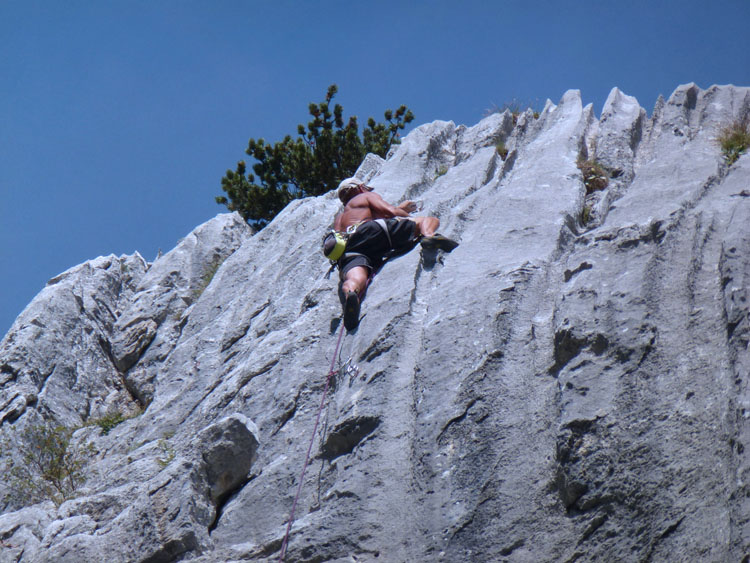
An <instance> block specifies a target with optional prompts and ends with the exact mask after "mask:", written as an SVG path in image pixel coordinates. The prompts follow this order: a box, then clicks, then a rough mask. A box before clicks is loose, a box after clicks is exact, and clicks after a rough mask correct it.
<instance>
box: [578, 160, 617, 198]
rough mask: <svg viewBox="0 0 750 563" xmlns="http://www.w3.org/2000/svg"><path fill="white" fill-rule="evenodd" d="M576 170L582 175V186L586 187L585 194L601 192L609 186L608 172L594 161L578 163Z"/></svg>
mask: <svg viewBox="0 0 750 563" xmlns="http://www.w3.org/2000/svg"><path fill="white" fill-rule="evenodd" d="M578 168H579V169H580V170H581V174H582V175H583V184H584V185H585V186H586V194H590V193H593V192H595V191H598V190H603V189H604V188H606V187H607V186H608V185H609V176H610V174H609V172H608V171H607V170H606V169H605V168H604V167H603V166H602V165H601V164H600V163H599V162H598V161H596V160H584V159H581V160H579V161H578Z"/></svg>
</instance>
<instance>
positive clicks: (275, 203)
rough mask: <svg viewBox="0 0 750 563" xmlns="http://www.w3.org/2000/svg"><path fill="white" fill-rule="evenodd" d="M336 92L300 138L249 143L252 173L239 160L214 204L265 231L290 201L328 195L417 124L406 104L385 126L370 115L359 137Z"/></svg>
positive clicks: (314, 110) (314, 111) (313, 111)
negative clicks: (336, 101)
mask: <svg viewBox="0 0 750 563" xmlns="http://www.w3.org/2000/svg"><path fill="white" fill-rule="evenodd" d="M337 92H338V88H337V86H336V85H335V84H332V85H331V86H329V87H328V92H327V94H326V98H325V101H323V102H320V103H319V104H315V103H311V104H310V105H309V106H308V111H309V113H310V116H311V117H312V120H311V121H309V122H308V124H307V127H305V126H304V125H298V126H297V133H298V136H297V138H295V139H293V138H292V137H291V136H290V135H287V136H286V137H284V139H283V140H282V141H280V142H278V143H275V144H273V145H272V144H269V143H267V142H266V141H265V140H264V139H262V138H261V139H257V140H256V139H250V141H249V142H248V147H247V150H246V151H245V152H246V153H247V155H248V156H250V157H252V158H253V159H254V161H255V163H254V164H253V165H252V171H253V173H248V171H247V163H246V162H245V161H244V160H241V161H240V162H238V163H237V168H236V170H234V171H232V170H227V173H226V175H225V176H224V177H223V178H222V179H221V189H222V190H224V192H225V193H226V196H218V197H217V198H216V202H217V203H219V204H223V205H226V206H227V208H228V209H229V210H230V211H237V212H238V213H239V214H240V215H242V217H244V218H245V220H246V221H248V222H249V223H250V224H251V225H252V226H253V227H255V228H257V229H261V228H263V227H265V226H266V225H267V224H268V223H269V222H270V221H271V220H272V219H273V218H274V217H275V216H276V215H277V214H278V213H279V212H280V211H281V210H282V209H283V208H284V207H285V206H286V204H287V203H289V202H290V201H291V200H292V199H295V198H302V197H308V196H315V195H321V194H324V193H326V192H328V191H330V190H332V189H334V188H335V187H336V186H338V183H339V182H340V181H341V180H343V179H344V178H347V177H349V176H352V175H353V174H354V172H355V171H356V170H357V167H358V166H359V164H360V163H361V162H362V159H363V158H364V157H365V155H366V154H367V153H370V152H371V153H375V154H377V155H379V156H381V157H385V155H386V154H387V153H388V150H389V149H390V147H391V145H392V144H394V143H398V142H399V131H400V130H402V129H404V127H405V126H406V124H407V123H410V122H411V121H413V120H414V115H413V114H412V112H411V110H409V109H407V108H406V106H403V105H402V106H401V107H399V108H398V109H397V110H396V111H395V112H393V111H392V110H390V109H389V110H387V111H386V112H385V113H384V117H385V122H384V123H377V122H376V121H375V120H374V119H373V118H372V117H371V118H369V119H368V121H367V127H366V128H365V129H364V130H363V131H362V136H360V134H359V125H358V123H357V117H356V116H352V117H350V118H349V119H348V120H345V119H344V116H343V113H344V110H343V108H342V107H341V105H340V104H335V105H334V106H333V111H331V101H332V100H333V97H334V96H335V95H336V93H337Z"/></svg>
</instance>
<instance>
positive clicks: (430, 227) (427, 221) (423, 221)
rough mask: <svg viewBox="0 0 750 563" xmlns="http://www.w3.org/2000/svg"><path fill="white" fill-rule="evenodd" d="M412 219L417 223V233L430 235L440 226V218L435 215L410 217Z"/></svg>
mask: <svg viewBox="0 0 750 563" xmlns="http://www.w3.org/2000/svg"><path fill="white" fill-rule="evenodd" d="M411 219H412V221H414V222H415V223H416V224H417V232H416V234H417V235H422V236H425V237H431V236H432V235H434V234H435V231H437V230H438V227H439V226H440V219H438V218H437V217H411Z"/></svg>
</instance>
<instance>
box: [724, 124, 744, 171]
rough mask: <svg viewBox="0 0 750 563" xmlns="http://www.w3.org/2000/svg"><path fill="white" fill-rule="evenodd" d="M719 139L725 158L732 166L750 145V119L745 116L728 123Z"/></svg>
mask: <svg viewBox="0 0 750 563" xmlns="http://www.w3.org/2000/svg"><path fill="white" fill-rule="evenodd" d="M718 141H719V146H721V151H722V152H723V153H724V160H725V161H726V163H727V165H728V166H731V165H732V164H734V163H735V162H737V160H738V159H739V158H740V155H741V154H742V153H744V152H745V150H747V148H748V147H749V146H750V120H748V118H747V117H745V118H744V119H738V120H737V121H734V122H733V123H731V124H729V125H727V126H726V127H724V129H722V130H721V132H720V133H719V137H718Z"/></svg>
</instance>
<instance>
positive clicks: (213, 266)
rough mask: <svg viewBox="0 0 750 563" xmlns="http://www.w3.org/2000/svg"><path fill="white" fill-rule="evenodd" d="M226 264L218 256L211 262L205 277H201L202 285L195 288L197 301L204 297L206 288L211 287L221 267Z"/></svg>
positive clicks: (204, 273)
mask: <svg viewBox="0 0 750 563" xmlns="http://www.w3.org/2000/svg"><path fill="white" fill-rule="evenodd" d="M223 263H224V259H223V258H221V257H219V256H216V257H214V259H213V260H211V263H210V264H209V265H208V266H206V270H205V271H204V272H203V275H202V276H201V280H200V283H199V284H198V287H196V288H195V290H194V291H193V299H195V300H197V299H198V298H199V297H200V296H201V295H203V292H204V291H206V288H207V287H208V286H209V284H210V283H211V281H212V280H213V279H214V276H215V275H216V272H218V271H219V267H220V266H221V265H222V264H223Z"/></svg>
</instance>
